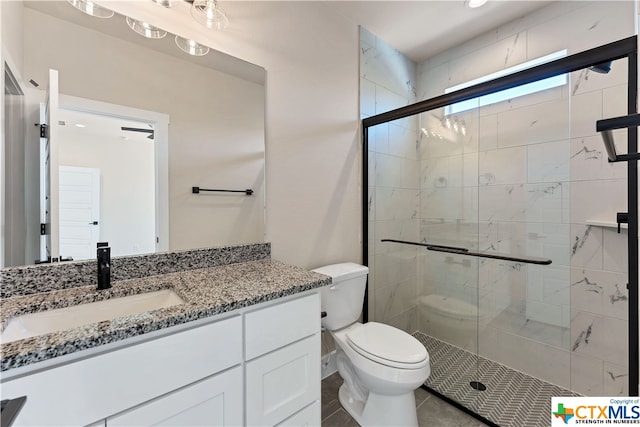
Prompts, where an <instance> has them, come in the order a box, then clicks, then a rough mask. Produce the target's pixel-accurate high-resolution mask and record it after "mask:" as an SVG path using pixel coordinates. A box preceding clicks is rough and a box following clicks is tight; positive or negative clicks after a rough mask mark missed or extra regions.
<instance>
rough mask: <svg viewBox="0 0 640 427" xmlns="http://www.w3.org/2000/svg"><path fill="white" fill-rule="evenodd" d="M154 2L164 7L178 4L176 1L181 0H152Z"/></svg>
mask: <svg viewBox="0 0 640 427" xmlns="http://www.w3.org/2000/svg"><path fill="white" fill-rule="evenodd" d="M153 1H154V2H155V3H158V4H159V5H160V6H164V7H173V6H175V5H176V4H178V2H180V1H182V0H153Z"/></svg>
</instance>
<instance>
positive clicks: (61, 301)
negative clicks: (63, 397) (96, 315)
mask: <svg viewBox="0 0 640 427" xmlns="http://www.w3.org/2000/svg"><path fill="white" fill-rule="evenodd" d="M330 283H331V278H329V277H327V276H323V275H321V274H318V273H314V272H310V271H307V270H303V269H301V268H297V267H292V266H289V265H286V264H283V263H281V262H278V261H272V260H269V259H264V260H260V261H249V262H243V263H238V264H230V265H224V266H219V267H211V268H202V269H196V270H188V271H183V272H177V273H170V274H160V275H156V276H150V277H144V278H136V279H129V280H120V281H115V282H112V288H111V289H108V290H102V291H98V290H97V289H96V286H95V285H92V286H81V287H76V288H70V289H60V290H54V291H50V292H43V293H36V294H31V295H24V296H14V297H11V298H4V299H2V300H0V322H1V325H2V329H3V330H4V328H5V327H6V325H7V323H8V321H9V320H10V319H11V318H12V317H15V316H19V315H21V314H27V313H35V312H39V311H45V310H51V309H56V308H63V307H69V306H73V305H77V304H86V303H91V302H96V301H102V300H106V299H109V298H114V297H122V296H129V295H135V294H140V293H145V292H153V291H158V290H162V289H172V290H173V291H174V292H175V293H176V294H177V295H178V296H180V298H182V299H183V300H184V304H179V305H175V306H172V307H167V308H162V309H158V310H153V311H148V312H143V313H137V314H134V315H130V316H124V317H119V318H116V319H113V320H107V321H102V322H98V323H93V324H89V325H84V326H81V327H77V328H73V329H68V330H65V331H61V332H53V333H49V334H46V335H40V336H36V337H31V338H26V339H23V340H19V341H13V342H8V343H5V344H0V357H1V365H0V371H7V370H9V369H13V368H18V367H21V366H26V365H29V364H32V363H36V362H40V361H43V360H48V359H53V358H55V357H58V356H62V355H66V354H71V353H74V352H77V351H80V350H85V349H89V348H94V347H97V346H100V345H103V344H108V343H112V342H116V341H120V340H124V339H126V338H130V337H134V336H138V335H142V334H145V333H149V332H152V331H156V330H159V329H163V328H167V327H170V326H175V325H179V324H183V323H187V322H190V321H194V320H198V319H203V318H206V317H210V316H214V315H217V314H221V313H225V312H228V311H232V310H235V309H238V308H242V307H248V306H251V305H254V304H258V303H261V302H264V301H269V300H273V299H276V298H280V297H285V296H288V295H294V294H296V293H299V292H304V291H307V290H311V289H315V288H318V287H321V286H325V285H328V284H330ZM318 315H319V314H318Z"/></svg>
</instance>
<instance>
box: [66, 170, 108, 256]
mask: <svg viewBox="0 0 640 427" xmlns="http://www.w3.org/2000/svg"><path fill="white" fill-rule="evenodd" d="M58 195H59V198H60V199H59V207H60V209H59V210H60V228H59V232H60V257H61V258H62V259H67V258H72V259H74V260H79V259H91V258H93V257H95V250H96V243H98V239H99V238H100V169H96V168H84V167H75V166H60V167H59V191H58Z"/></svg>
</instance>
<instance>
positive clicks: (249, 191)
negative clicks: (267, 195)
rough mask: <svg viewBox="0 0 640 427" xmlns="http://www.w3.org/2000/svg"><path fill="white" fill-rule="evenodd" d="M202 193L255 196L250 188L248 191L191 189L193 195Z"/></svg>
mask: <svg viewBox="0 0 640 427" xmlns="http://www.w3.org/2000/svg"><path fill="white" fill-rule="evenodd" d="M201 191H212V192H219V193H244V194H246V195H247V196H250V195H252V194H253V190H251V189H250V188H247V189H246V190H216V189H210V188H200V187H191V192H192V193H193V194H199V193H200V192H201Z"/></svg>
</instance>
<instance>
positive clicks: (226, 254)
mask: <svg viewBox="0 0 640 427" xmlns="http://www.w3.org/2000/svg"><path fill="white" fill-rule="evenodd" d="M270 257H271V244H270V243H255V244H248V245H238V246H225V247H219V248H207V249H192V250H185V251H174V252H166V253H157V254H148V255H134V256H126V257H113V258H112V259H111V281H116V280H127V279H135V278H139V277H147V276H153V275H157V274H167V273H175V272H178V271H185V270H194V269H198V268H208V267H216V266H219V265H228V264H235V263H239V262H247V261H256V260H260V259H267V258H270ZM97 274H98V273H97V262H96V261H95V260H89V261H71V262H61V263H55V264H40V265H29V266H24V267H12V268H5V269H2V270H0V298H8V297H13V296H16V295H29V294H35V293H39V292H48V291H53V290H58V289H68V288H74V287H77V286H88V285H93V284H95V283H96V280H97V278H96V277H97Z"/></svg>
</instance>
